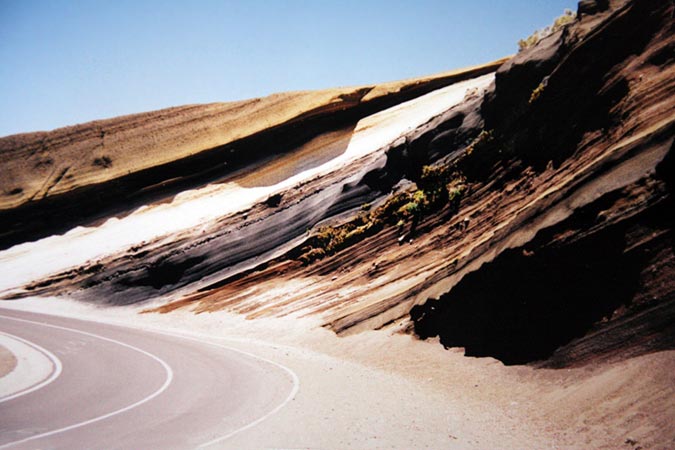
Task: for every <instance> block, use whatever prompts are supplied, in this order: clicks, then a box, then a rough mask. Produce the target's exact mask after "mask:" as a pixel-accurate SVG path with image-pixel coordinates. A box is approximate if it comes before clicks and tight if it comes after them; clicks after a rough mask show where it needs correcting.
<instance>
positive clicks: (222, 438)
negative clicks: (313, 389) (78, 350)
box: [0, 315, 300, 449]
mask: <svg viewBox="0 0 675 450" xmlns="http://www.w3.org/2000/svg"><path fill="white" fill-rule="evenodd" d="M0 317H6V316H3V315H0ZM63 317H65V318H68V317H67V316H63ZM8 318H9V317H8ZM12 319H14V320H20V321H24V322H32V321H29V320H25V319H18V318H12ZM87 322H94V323H102V324H108V325H114V326H117V327H119V328H127V329H130V330H134V331H143V332H146V333H156V334H163V335H165V336H171V337H175V338H179V339H185V340H190V341H194V342H200V343H203V344H208V345H212V346H214V347H219V348H223V349H225V350H229V351H232V352H235V353H239V354H241V355H244V356H247V357H249V358H253V359H257V360H258V361H262V362H264V363H267V364H270V365H272V366H275V367H278V368H280V369H281V370H283V371H284V372H286V373H287V374H288V375H289V376H290V377H291V380H292V382H293V387H292V388H291V391H290V392H289V394H288V396H287V397H286V398H285V399H284V401H283V402H281V403H280V404H279V405H277V406H276V407H274V408H273V409H272V410H271V411H269V412H267V413H266V414H264V415H263V416H261V417H259V418H258V419H256V420H254V421H253V422H250V423H248V424H247V425H244V426H242V427H240V428H237V429H236V430H232V431H230V432H229V433H227V434H225V435H223V436H220V437H217V438H215V439H212V440H210V441H208V442H206V443H204V444H201V445H200V446H199V447H198V448H205V447H210V446H212V445H215V444H218V443H221V442H223V441H225V440H226V439H229V438H231V437H233V436H235V435H237V434H239V433H241V432H243V431H246V430H248V429H251V428H253V427H255V426H256V425H258V424H260V423H261V422H263V421H265V420H267V419H268V418H270V417H271V416H273V415H274V414H276V413H278V412H279V411H280V410H281V409H282V408H284V407H285V406H286V405H287V404H288V403H289V402H291V401H292V400H293V398H295V396H296V395H297V393H298V391H299V390H300V378H299V377H298V375H297V374H296V373H295V372H294V371H293V370H292V369H290V368H289V367H287V366H284V365H283V364H280V363H278V362H275V361H272V360H270V359H267V358H264V357H262V356H258V355H255V354H253V353H249V352H246V351H244V350H239V349H237V348H234V347H229V346H227V345H223V344H219V343H217V342H212V341H209V340H207V339H206V338H207V336H203V338H201V339H200V338H197V337H193V336H186V335H183V334H180V333H171V332H168V331H164V330H158V329H152V330H147V329H142V328H134V327H130V326H128V325H126V324H123V323H115V322H114V321H112V322H106V321H103V320H100V319H99V320H95V319H94V320H87ZM34 323H38V324H41V325H45V326H51V327H55V328H63V327H59V326H57V325H49V324H44V323H41V322H34ZM74 331H77V330H74ZM81 333H85V334H89V333H86V332H81ZM101 338H103V337H101ZM103 339H106V340H107V338H103ZM259 344H261V345H268V344H266V343H264V342H259ZM125 345H126V344H125ZM19 442H24V441H17V442H14V443H12V444H15V443H19ZM8 445H11V444H6V445H4V446H0V449H2V448H5V447H6V446H8Z"/></svg>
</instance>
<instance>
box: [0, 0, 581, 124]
mask: <svg viewBox="0 0 675 450" xmlns="http://www.w3.org/2000/svg"><path fill="white" fill-rule="evenodd" d="M565 8H569V9H573V10H574V9H576V1H573V0H492V1H487V0H471V1H461V2H460V1H456V0H444V1H443V0H416V1H412V0H411V1H396V0H389V1H374V0H373V1H367V0H362V1H352V0H342V1H327V0H326V1H320V0H316V1H294V0H288V1H274V0H268V1H257V0H247V1H246V0H242V1H225V0H221V1H189V2H188V1H182V2H180V1H172V0H164V1H153V0H147V1H143V0H136V1H128V0H114V1H113V0H111V1H103V0H100V1H95V0H90V1H77V0H71V1H60V0H45V1H34V0H0V61H2V64H1V65H0V136H5V135H8V134H13V133H18V132H26V131H36V130H48V129H53V128H56V127H60V126H65V125H70V124H75V123H81V122H85V121H89V120H94V119H101V118H106V117H113V116H117V115H121V114H130V113H134V112H141V111H149V110H153V109H159V108H164V107H168V106H177V105H183V104H188V103H207V102H216V101H229V100H239V99H244V98H250V97H258V96H263V95H267V94H270V93H273V92H280V91H289V90H304V89H318V88H325V87H334V86H349V85H358V84H368V83H375V82H381V81H389V80H396V79H401V78H407V77H412V76H419V75H426V74H432V73H435V72H441V71H445V70H450V69H454V68H459V67H463V66H467V65H472V64H479V63H482V62H487V61H490V60H493V59H496V58H499V57H501V56H505V55H507V54H510V53H514V52H515V51H516V50H517V41H518V39H520V38H523V37H526V36H528V35H529V34H530V33H531V32H532V31H534V30H535V29H538V28H543V27H544V26H546V25H548V24H550V23H551V22H552V20H553V18H555V17H557V16H558V15H560V14H562V12H563V10H564V9H565Z"/></svg>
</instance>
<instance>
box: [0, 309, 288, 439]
mask: <svg viewBox="0 0 675 450" xmlns="http://www.w3.org/2000/svg"><path fill="white" fill-rule="evenodd" d="M0 330H2V331H3V332H5V333H9V334H11V335H14V336H17V337H19V338H22V339H24V340H26V341H28V342H31V343H33V344H35V345H37V346H40V347H42V348H44V349H46V350H48V351H49V352H51V354H53V355H54V356H55V357H56V358H57V359H58V361H59V362H60V365H61V372H60V373H59V374H58V376H56V377H52V378H53V379H52V380H51V382H48V383H46V384H44V385H43V386H42V387H40V388H39V389H37V390H34V391H30V392H28V393H26V394H25V395H20V396H18V397H15V398H11V399H9V400H7V401H2V399H0V449H4V448H12V449H38V448H39V449H52V448H67V449H117V448H123V449H141V448H143V449H152V448H161V449H173V448H177V449H188V448H199V447H201V446H206V447H209V448H227V439H228V438H229V437H232V436H234V435H235V434H238V433H239V432H242V431H244V430H251V432H254V430H255V426H256V425H257V424H258V423H260V422H261V421H263V420H265V419H266V418H267V417H269V416H270V415H272V414H274V413H275V412H276V411H278V410H279V409H281V408H282V407H283V406H284V405H285V404H286V403H287V402H288V401H289V400H290V399H291V398H292V397H293V395H294V393H295V391H296V390H297V386H298V381H297V377H296V376H295V375H294V374H293V372H292V371H290V370H289V369H287V368H285V367H283V366H280V365H278V364H276V363H274V362H271V361H268V360H265V359H261V358H258V357H256V356H254V355H251V354H248V353H243V352H240V351H238V350H235V349H232V348H228V347H226V346H223V345H219V344H217V343H210V342H205V341H202V340H196V339H192V338H189V337H181V336H173V335H165V334H160V333H153V332H148V331H145V330H138V329H133V328H126V327H120V326H113V325H108V324H101V323H95V322H88V321H82V320H76V319H69V318H62V317H56V316H49V315H43V314H35V313H28V312H20V311H15V310H8V309H3V308H0Z"/></svg>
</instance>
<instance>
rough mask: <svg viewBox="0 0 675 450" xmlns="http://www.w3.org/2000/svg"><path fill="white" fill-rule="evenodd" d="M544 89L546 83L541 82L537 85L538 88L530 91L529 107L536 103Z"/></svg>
mask: <svg viewBox="0 0 675 450" xmlns="http://www.w3.org/2000/svg"><path fill="white" fill-rule="evenodd" d="M545 88H546V83H544V82H543V81H542V82H541V83H539V86H537V87H536V88H534V90H533V91H532V95H530V100H529V101H528V102H529V104H530V105H531V104H532V103H534V102H536V101H537V99H538V98H539V96H541V94H542V93H543V92H544V89H545Z"/></svg>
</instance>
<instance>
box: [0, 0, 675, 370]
mask: <svg viewBox="0 0 675 450" xmlns="http://www.w3.org/2000/svg"><path fill="white" fill-rule="evenodd" d="M674 17H675V5H674V4H673V3H672V2H663V1H657V0H639V1H638V0H635V1H619V0H614V1H610V2H602V1H596V2H593V1H583V2H580V5H579V11H578V16H577V19H576V20H574V21H573V22H572V23H570V24H568V25H565V26H563V27H562V29H561V30H559V31H557V32H555V33H553V34H551V35H550V36H547V37H545V38H543V39H541V40H540V41H539V42H537V43H536V44H535V45H533V46H531V47H529V48H527V49H524V50H523V51H521V52H520V53H518V54H517V55H516V56H514V57H513V58H510V59H508V60H504V61H499V62H496V63H493V64H488V65H485V66H481V67H478V68H472V69H470V70H467V71H460V72H456V73H452V74H443V75H440V76H437V77H428V78H425V79H420V80H411V81H407V82H401V83H390V84H385V85H379V86H368V87H363V88H354V89H342V90H330V91H321V92H303V93H293V94H283V95H278V96H271V97H269V98H265V99H259V100H253V101H248V102H239V103H234V104H214V105H198V106H188V107H182V108H174V109H170V110H165V111H158V112H154V113H147V114H142V115H135V116H128V117H124V118H118V119H111V120H108V121H100V122H92V123H90V124H85V125H80V126H76V127H70V128H66V129H62V130H56V131H53V132H48V133H36V134H29V135H18V136H10V137H7V138H3V139H2V140H0V151H1V152H2V154H3V171H4V173H6V174H8V175H7V176H6V177H3V180H2V199H3V200H2V203H1V204H0V205H1V206H2V209H1V213H0V223H2V225H3V226H2V230H3V235H2V244H3V246H4V247H5V248H6V250H4V251H3V252H2V253H0V263H2V264H3V265H4V266H5V267H7V270H8V271H9V273H11V274H12V276H11V280H10V281H8V282H5V283H3V285H1V286H0V289H3V290H4V295H5V297H6V298H17V297H22V296H27V295H30V296H34V295H55V294H56V295H68V296H74V297H77V298H81V299H83V300H86V301H93V302H98V303H109V304H127V303H135V302H143V301H147V300H150V299H155V298H162V299H163V300H164V301H165V303H164V304H163V305H161V306H159V307H155V308H154V309H153V310H154V311H160V312H170V311H172V310H175V309H179V308H187V309H190V310H192V311H195V312H203V311H214V310H220V309H227V310H229V311H234V312H238V313H241V314H244V315H246V316H247V317H250V318H256V317H263V316H287V315H291V316H299V317H300V316H308V315H311V316H315V317H318V318H320V320H321V322H322V324H323V325H324V326H325V327H328V328H330V329H332V330H334V331H335V332H336V333H338V334H348V333H356V332H359V331H360V330H364V329H381V328H388V329H391V330H396V331H400V332H409V333H415V334H416V335H418V336H420V337H421V338H428V337H431V336H438V337H439V338H440V342H441V344H443V345H445V346H446V347H463V348H465V349H466V353H467V355H472V356H492V357H495V358H498V359H500V360H501V361H503V362H504V363H507V364H519V363H534V364H538V365H545V366H551V367H563V366H569V365H573V364H583V363H584V362H586V361H588V360H591V359H594V360H599V359H614V358H626V357H630V356H634V355H639V354H643V353H646V352H651V351H656V350H661V349H667V348H668V349H670V348H674V347H675V294H674V292H675V289H674V288H675V282H674V280H675V253H674V252H675V250H674V249H675V246H674V245H673V243H674V241H673V239H674V236H673V219H672V217H673V214H672V211H673V210H674V208H673V206H674V205H673V180H674V179H675V176H674V175H675V174H674V173H673V170H674V166H673V164H674V163H673V151H672V150H673V138H674V133H673V131H674V129H675V95H674V94H675V65H674V64H673V63H674V57H675V36H674V34H673V31H674V27H675V19H674ZM83 155H86V156H83ZM141 206H142V208H140V209H138V210H137V211H136V210H135V208H137V207H141ZM112 216H118V217H117V218H116V219H112V220H109V221H107V222H105V223H101V222H100V219H102V218H109V217H112ZM97 221H99V222H97ZM75 225H87V228H75V229H73V230H71V231H70V232H69V233H67V234H64V235H63V236H53V237H49V238H46V239H42V240H37V241H35V242H26V241H29V240H35V239H37V238H42V237H44V236H48V235H50V234H53V233H54V232H63V231H66V230H69V229H71V228H73V227H74V226H75ZM21 242H24V243H21ZM102 242H105V245H104V244H102ZM73 246H76V248H80V249H85V248H86V249H88V250H87V251H84V250H83V251H82V252H78V254H77V255H71V254H70V253H68V251H67V249H69V248H73ZM50 258H52V259H53V258H60V259H59V263H58V264H53V265H48V264H46V265H44V266H43V267H37V266H40V264H37V261H46V260H50ZM50 261H51V260H50ZM10 265H11V268H10Z"/></svg>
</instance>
